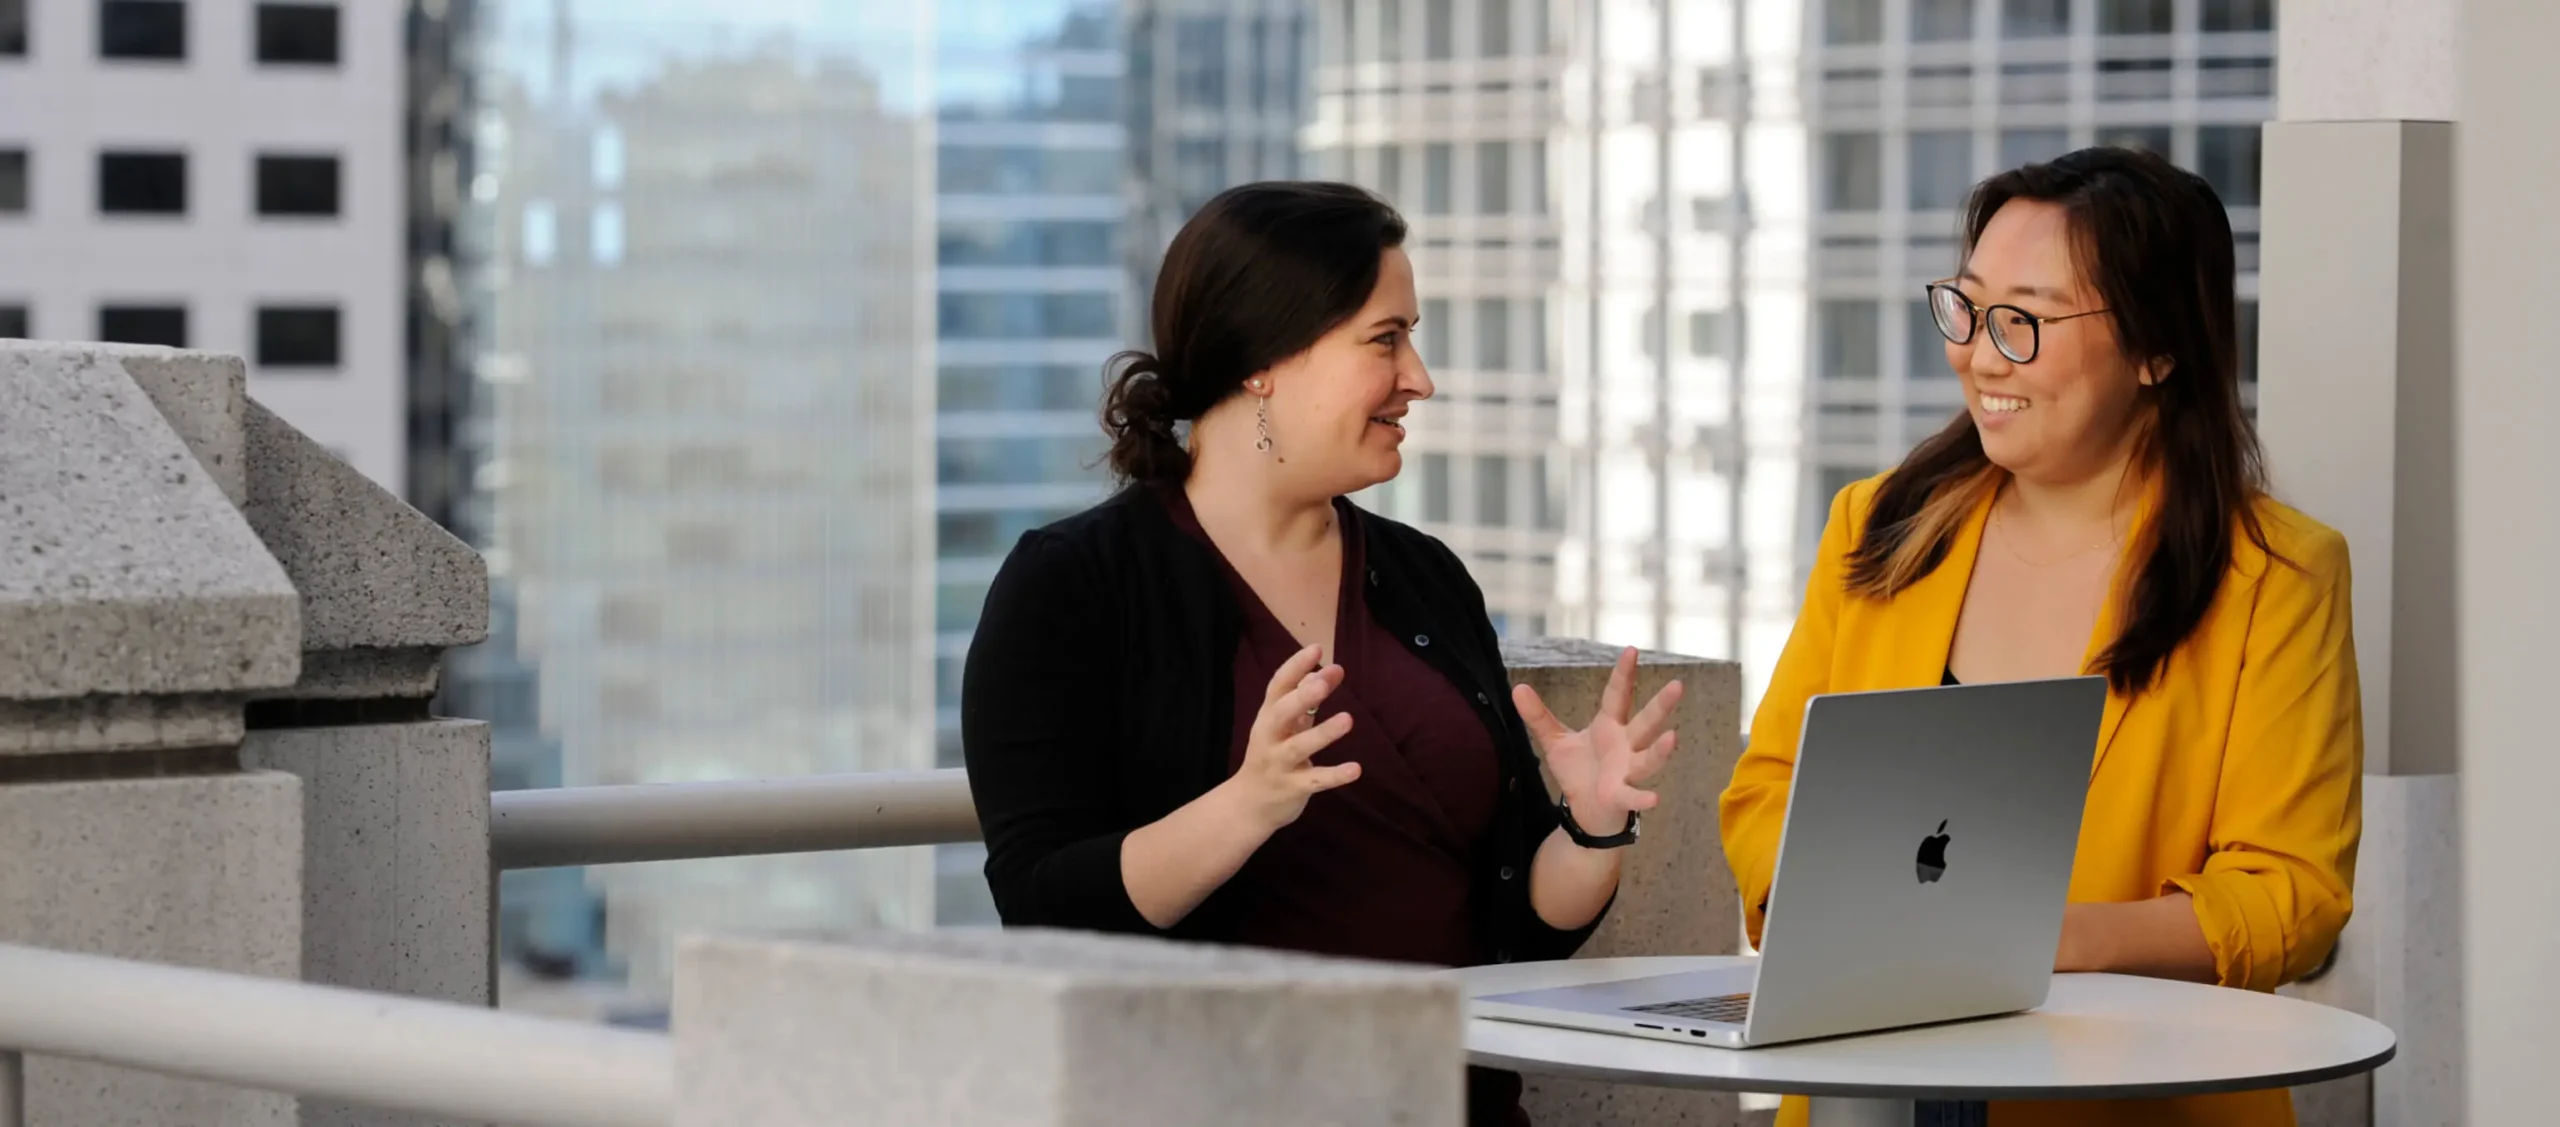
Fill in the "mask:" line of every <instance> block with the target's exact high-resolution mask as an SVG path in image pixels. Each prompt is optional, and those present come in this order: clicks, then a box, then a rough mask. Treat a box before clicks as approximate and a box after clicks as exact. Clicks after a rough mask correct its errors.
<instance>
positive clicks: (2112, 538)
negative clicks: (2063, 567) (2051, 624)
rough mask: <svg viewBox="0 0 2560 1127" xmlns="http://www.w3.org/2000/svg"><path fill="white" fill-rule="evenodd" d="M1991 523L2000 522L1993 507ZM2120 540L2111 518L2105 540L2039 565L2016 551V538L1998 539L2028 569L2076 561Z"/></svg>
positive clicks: (1997, 511) (1998, 513) (1996, 510)
mask: <svg viewBox="0 0 2560 1127" xmlns="http://www.w3.org/2000/svg"><path fill="white" fill-rule="evenodd" d="M1991 523H1993V524H1999V523H2001V521H2000V510H1999V509H1998V508H1997V507H1994V508H1993V509H1992V510H1991ZM2122 539H2123V537H2122V536H2120V535H2118V534H2117V532H2116V530H2115V521H2114V519H2113V518H2110V519H2109V520H2108V521H2107V538H2106V539H2104V540H2100V541H2098V542H2097V543H2095V544H2091V545H2089V546H2088V547H2086V548H2082V549H2080V550H2079V551H2076V552H2071V553H2068V554H2066V555H2060V556H2055V557H2054V558H2052V559H2049V560H2045V561H2043V562H2041V563H2039V562H2037V561H2035V560H2031V559H2028V558H2027V554H2026V553H2024V552H2021V551H2019V550H2018V545H2017V538H2016V537H2014V536H2003V537H2001V538H2000V546H2001V547H2003V548H2007V549H2008V550H2009V554H2010V555H2012V556H2015V557H2017V560H2018V562H2019V563H2022V564H2025V565H2027V566H2028V567H2033V568H2047V567H2052V566H2053V565H2055V564H2058V563H2061V562H2063V561H2065V560H2076V559H2078V558H2080V557H2082V556H2085V555H2088V554H2089V553H2091V552H2094V551H2097V550H2098V549H2100V548H2104V547H2108V546H2109V545H2112V544H2115V543H2117V542H2119V541H2121V540H2122Z"/></svg>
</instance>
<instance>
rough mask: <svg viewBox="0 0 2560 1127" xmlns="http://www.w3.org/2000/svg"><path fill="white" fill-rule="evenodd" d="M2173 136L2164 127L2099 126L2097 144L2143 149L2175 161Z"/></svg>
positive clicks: (2166, 127) (2167, 128) (2168, 129)
mask: <svg viewBox="0 0 2560 1127" xmlns="http://www.w3.org/2000/svg"><path fill="white" fill-rule="evenodd" d="M2174 141H2175V136H2174V134H2173V133H2172V132H2171V130H2170V128H2169V127H2168V126H2166V125H2101V126H2099V127H2098V143H2099V144H2101V145H2113V146H2115V147H2117V148H2120V149H2144V150H2147V151H2150V152H2153V153H2157V154H2159V155H2161V156H2163V157H2171V159H2175V158H2174V156H2172V154H2173V151H2174V150H2173V149H2172V148H2171V146H2172V144H2173V143H2174Z"/></svg>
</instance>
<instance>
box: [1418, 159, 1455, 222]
mask: <svg viewBox="0 0 2560 1127" xmlns="http://www.w3.org/2000/svg"><path fill="white" fill-rule="evenodd" d="M1456 160H1457V158H1456V155H1455V151H1454V150H1453V149H1451V148H1450V146H1449V143H1448V142H1446V141H1434V142H1432V143H1430V144H1428V145H1424V146H1423V147H1422V213H1423V214H1424V215H1448V214H1450V213H1451V212H1453V211H1455V210H1456V207H1455V206H1454V204H1453V202H1452V201H1451V199H1450V196H1451V194H1452V193H1451V191H1450V181H1451V180H1452V179H1453V178H1454V177H1455V176H1456V172H1455V170H1454V169H1452V168H1451V165H1453V164H1455V163H1456Z"/></svg>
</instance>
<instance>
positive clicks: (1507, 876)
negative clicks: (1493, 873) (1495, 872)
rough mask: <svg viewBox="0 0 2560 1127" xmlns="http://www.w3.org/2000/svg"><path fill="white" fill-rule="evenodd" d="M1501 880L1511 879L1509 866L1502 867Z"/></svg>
mask: <svg viewBox="0 0 2560 1127" xmlns="http://www.w3.org/2000/svg"><path fill="white" fill-rule="evenodd" d="M1502 879H1504V880H1510V879H1511V866H1509V865H1504V866H1503V867H1502Z"/></svg>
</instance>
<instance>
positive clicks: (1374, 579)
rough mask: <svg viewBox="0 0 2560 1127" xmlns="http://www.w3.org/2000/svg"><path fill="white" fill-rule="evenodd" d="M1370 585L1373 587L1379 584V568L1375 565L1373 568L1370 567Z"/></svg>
mask: <svg viewBox="0 0 2560 1127" xmlns="http://www.w3.org/2000/svg"><path fill="white" fill-rule="evenodd" d="M1369 585H1370V586H1372V587H1375V586H1377V585H1378V569H1377V568H1374V567H1373V568H1370V569H1369Z"/></svg>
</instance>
